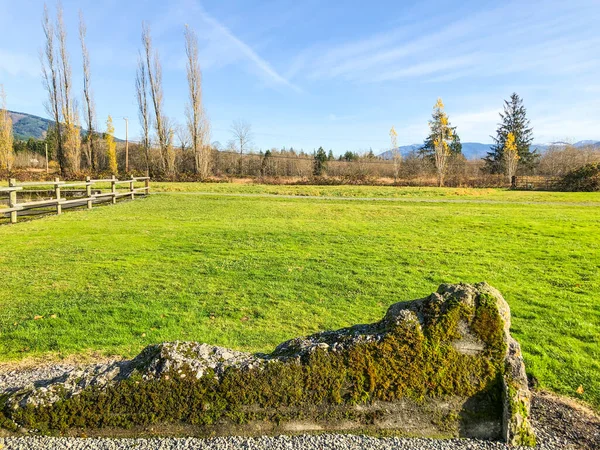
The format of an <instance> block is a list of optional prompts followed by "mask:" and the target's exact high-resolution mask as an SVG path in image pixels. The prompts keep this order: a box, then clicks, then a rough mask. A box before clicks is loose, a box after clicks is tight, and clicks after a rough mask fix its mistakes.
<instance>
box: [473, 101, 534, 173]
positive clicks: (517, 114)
mask: <svg viewBox="0 0 600 450" xmlns="http://www.w3.org/2000/svg"><path fill="white" fill-rule="evenodd" d="M500 118H501V123H500V124H499V125H498V129H497V130H496V136H495V137H494V136H492V139H493V140H494V145H493V147H492V151H491V152H488V154H487V156H486V157H485V158H483V160H484V161H485V166H484V167H483V170H484V171H485V172H488V173H504V174H507V175H508V167H507V164H506V161H507V158H505V156H504V151H505V148H506V141H507V139H508V136H509V134H510V133H512V134H513V136H514V141H515V144H516V147H517V148H516V151H517V154H518V155H519V160H518V164H517V168H516V170H526V171H531V170H532V169H534V168H535V166H536V165H537V162H538V159H539V156H540V155H539V153H538V152H537V150H533V151H532V150H531V143H532V142H533V129H532V128H531V125H530V122H529V119H527V110H526V109H525V106H524V105H523V99H521V97H519V96H518V95H517V94H516V93H514V94H512V95H511V96H510V100H505V101H504V111H503V112H501V113H500Z"/></svg>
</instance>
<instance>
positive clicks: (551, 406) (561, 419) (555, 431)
mask: <svg viewBox="0 0 600 450" xmlns="http://www.w3.org/2000/svg"><path fill="white" fill-rule="evenodd" d="M106 362H108V361H103V363H106ZM75 367H81V366H80V365H79V366H78V365H73V364H58V365H51V364H48V365H43V366H38V367H32V368H12V369H10V368H8V367H7V366H4V367H3V366H2V365H0V395H2V394H3V393H6V392H11V391H13V390H15V389H18V388H20V387H23V386H26V385H27V384H29V383H34V382H36V383H43V382H44V381H45V380H49V379H52V378H55V377H58V376H60V375H62V374H64V373H65V371H67V370H70V369H73V368H75ZM532 423H533V426H534V427H535V429H536V433H537V437H538V446H537V447H536V448H538V449H544V450H546V449H548V450H550V449H552V450H554V449H556V450H558V449H560V450H577V449H581V450H593V449H596V450H597V449H600V417H598V415H597V414H595V413H594V412H593V411H591V410H588V409H587V408H585V407H582V406H580V405H578V404H577V403H575V402H574V401H572V400H569V399H562V398H559V397H556V396H554V395H552V394H549V393H543V392H541V393H540V392H537V393H535V394H534V398H533V402H532ZM1 433H2V431H1V430H0V436H1ZM514 448H515V447H508V446H506V445H505V444H502V443H499V442H489V441H477V440H469V439H452V440H432V439H405V438H373V437H367V436H354V435H336V434H322V435H299V436H276V437H267V436H265V437H258V438H242V437H219V438H211V439H197V438H151V439H100V438H87V439H83V438H50V437H40V436H28V437H4V438H3V437H0V449H1V450H53V449H56V450H62V449H69V450H80V449H81V450H119V449H136V450H178V449H185V450H189V449H214V450H220V449H247V450H279V449H286V450H295V449H307V450H313V449H314V450H326V449H332V450H333V449H336V450H350V449H352V450H354V449H373V450H387V449H390V450H391V449H396V450H404V449H411V450H426V449H427V450H467V449H468V450H486V449H491V450H495V449H514Z"/></svg>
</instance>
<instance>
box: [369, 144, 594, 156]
mask: <svg viewBox="0 0 600 450" xmlns="http://www.w3.org/2000/svg"><path fill="white" fill-rule="evenodd" d="M422 145H423V144H411V145H402V146H400V147H398V148H399V149H400V154H401V155H402V156H403V157H404V156H407V155H408V154H409V153H411V152H414V151H417V150H419V149H420V148H421V146H422ZM492 145H493V144H481V143H479V142H463V143H462V153H463V155H465V157H466V158H467V159H479V158H483V157H484V156H486V154H487V153H488V152H489V151H491V149H492ZM567 145H572V146H573V147H575V148H583V147H595V148H600V141H594V140H585V141H579V142H575V143H574V144H571V143H569V142H562V141H557V142H547V143H545V144H531V148H533V149H537V150H538V151H540V152H544V151H546V150H548V149H549V148H550V147H566V146H567ZM377 156H379V157H380V158H383V159H392V157H393V155H392V151H391V150H387V151H385V152H383V153H381V154H379V155H377Z"/></svg>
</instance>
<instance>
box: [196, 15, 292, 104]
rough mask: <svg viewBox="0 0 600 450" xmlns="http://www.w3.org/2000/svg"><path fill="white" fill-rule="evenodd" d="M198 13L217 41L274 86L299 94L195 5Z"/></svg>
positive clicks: (261, 59)
mask: <svg viewBox="0 0 600 450" xmlns="http://www.w3.org/2000/svg"><path fill="white" fill-rule="evenodd" d="M197 9H198V13H199V14H200V16H201V18H202V20H203V21H204V22H205V23H206V24H208V25H209V26H210V27H211V28H212V30H213V31H214V32H216V33H217V34H218V36H219V38H218V39H224V40H226V41H227V42H228V44H229V45H228V46H233V47H234V48H236V49H237V50H238V51H239V52H240V54H241V55H242V56H243V57H244V58H245V59H246V60H248V61H250V62H251V63H252V64H253V65H254V66H255V67H256V68H257V69H258V71H259V72H260V73H262V75H263V76H264V77H266V78H267V79H268V80H270V81H271V82H272V83H274V84H275V85H279V86H285V87H288V88H290V89H292V90H294V91H296V92H300V88H298V87H297V86H296V85H294V84H293V83H291V82H290V81H289V80H287V79H286V78H285V77H283V76H282V75H281V74H279V73H278V72H277V71H276V70H275V69H274V68H273V67H272V66H271V65H270V64H269V63H268V62H267V61H266V60H265V59H263V58H261V57H260V56H259V55H258V53H256V52H255V51H254V50H253V49H252V48H251V47H250V46H249V45H248V44H246V43H245V42H243V41H242V40H241V39H240V38H238V37H237V36H236V35H235V34H233V32H232V31H231V30H230V29H229V28H227V27H226V26H225V25H223V24H222V23H221V22H219V21H218V20H217V19H216V18H214V17H213V16H211V15H210V14H208V12H206V10H205V9H204V8H203V7H202V6H201V5H199V4H197Z"/></svg>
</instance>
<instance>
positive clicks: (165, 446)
mask: <svg viewBox="0 0 600 450" xmlns="http://www.w3.org/2000/svg"><path fill="white" fill-rule="evenodd" d="M0 443H3V444H4V449H3V450H38V449H39V450H50V449H52V450H54V449H56V450H63V449H65V450H66V449H69V450H120V449H136V450H179V449H182V450H183V449H185V450H191V449H214V450H226V449H227V450H229V449H231V450H233V449H245V450H280V449H281V450H284V449H285V450H295V449H306V450H326V449H332V450H359V449H373V450H392V449H394V450H405V449H407V450H408V449H410V450H467V449H468V450H479V449H481V450H485V449H490V450H495V449H498V450H499V449H512V450H515V449H516V447H509V446H507V445H505V444H501V443H498V442H488V441H474V440H467V439H452V440H434V439H401V438H373V437H368V436H351V435H336V434H323V435H301V436H275V437H259V438H241V437H219V438H211V439H195V438H160V439H158V438H155V439H91V438H88V439H81V438H49V437H22V438H5V439H2V438H0ZM0 448H2V447H0ZM537 448H539V449H553V450H554V449H568V448H569V447H568V446H565V445H564V444H560V443H558V442H556V443H551V444H549V443H546V444H544V445H542V446H538V447H537ZM571 448H572V447H571Z"/></svg>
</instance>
